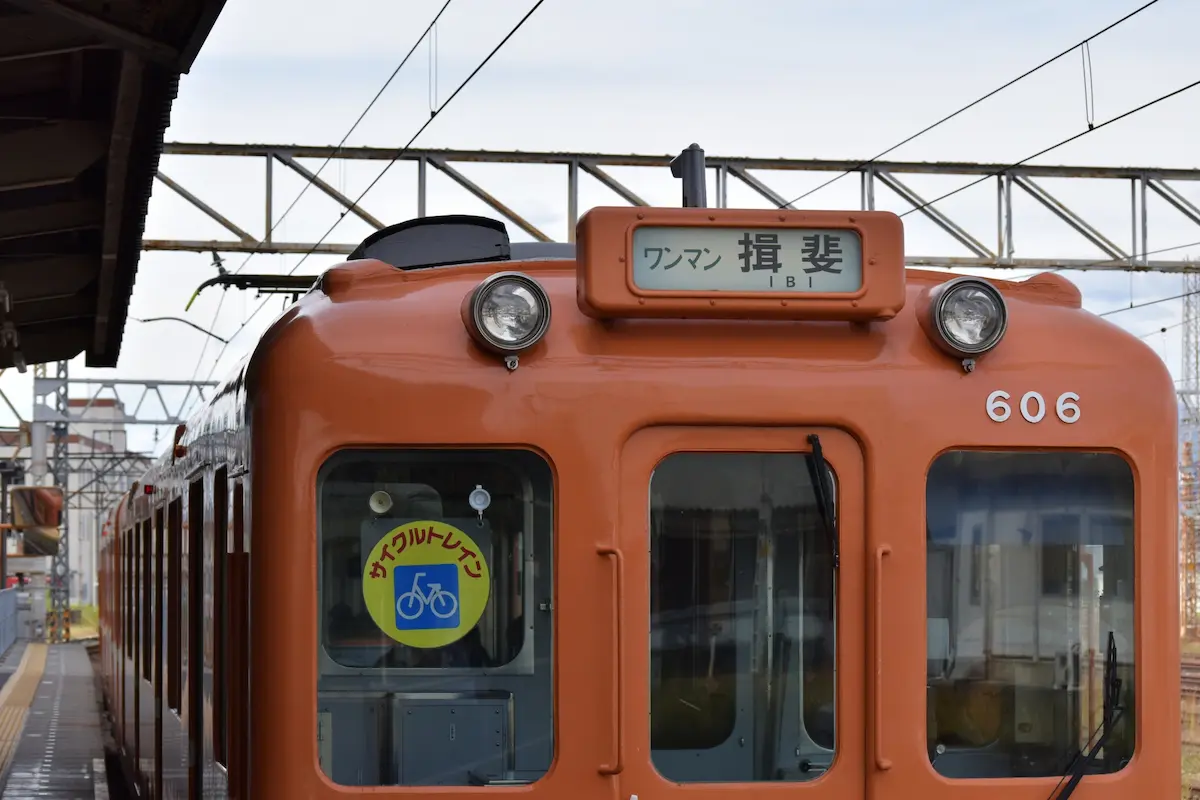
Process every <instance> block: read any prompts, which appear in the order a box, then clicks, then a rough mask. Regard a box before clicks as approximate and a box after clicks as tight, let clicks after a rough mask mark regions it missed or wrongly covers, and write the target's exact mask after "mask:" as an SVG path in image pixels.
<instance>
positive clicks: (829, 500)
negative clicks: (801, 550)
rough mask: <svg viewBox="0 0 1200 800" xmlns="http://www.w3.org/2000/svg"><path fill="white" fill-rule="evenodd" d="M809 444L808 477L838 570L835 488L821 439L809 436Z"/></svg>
mask: <svg viewBox="0 0 1200 800" xmlns="http://www.w3.org/2000/svg"><path fill="white" fill-rule="evenodd" d="M808 443H809V445H810V446H811V447H812V457H811V458H809V459H808V477H809V480H810V481H811V483H812V490H813V495H814V496H815V497H816V500H817V513H818V514H820V515H821V524H822V525H823V526H824V528H825V535H826V536H827V537H828V538H829V552H830V554H831V555H832V556H833V568H834V569H837V568H838V562H839V556H838V534H837V519H836V518H835V517H834V506H833V488H832V487H831V486H830V485H829V468H828V465H827V464H826V463H825V456H824V455H823V454H822V453H821V437H820V436H817V435H816V434H815V433H810V434H809V435H808Z"/></svg>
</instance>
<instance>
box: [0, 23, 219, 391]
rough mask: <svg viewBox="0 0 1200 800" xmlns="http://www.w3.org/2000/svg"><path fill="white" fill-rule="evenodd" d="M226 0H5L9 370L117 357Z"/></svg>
mask: <svg viewBox="0 0 1200 800" xmlns="http://www.w3.org/2000/svg"><path fill="white" fill-rule="evenodd" d="M224 4H225V0H152V1H149V2H148V1H147V0H0V368H2V367H10V366H14V365H15V366H17V367H18V368H21V367H23V365H24V364H38V363H45V362H51V361H58V360H66V359H70V358H73V357H75V356H76V355H78V354H80V353H86V354H87V364H88V366H94V367H111V366H115V365H116V362H117V356H118V354H119V353H120V349H121V338H122V333H123V331H124V328H125V319H126V314H127V312H128V308H129V295H130V293H131V292H132V291H133V283H134V276H135V273H136V272H137V264H138V257H139V254H140V252H141V242H142V231H143V226H144V222H145V216H146V207H147V204H148V202H149V199H150V191H151V186H152V183H153V181H154V175H155V173H156V171H157V169H158V159H159V155H160V153H161V150H162V142H163V134H164V133H165V131H166V128H167V126H168V124H169V121H170V116H171V105H172V103H173V101H174V99H175V95H176V92H177V90H178V88H179V76H180V74H181V73H185V72H187V71H188V70H189V69H190V67H191V65H192V62H193V61H194V60H195V58H196V55H197V53H198V52H199V50H200V47H201V45H202V44H203V43H204V40H205V39H206V38H207V36H208V34H209V31H211V30H212V27H213V24H214V23H215V22H216V19H217V17H218V15H219V14H220V13H221V9H222V7H223V6H224Z"/></svg>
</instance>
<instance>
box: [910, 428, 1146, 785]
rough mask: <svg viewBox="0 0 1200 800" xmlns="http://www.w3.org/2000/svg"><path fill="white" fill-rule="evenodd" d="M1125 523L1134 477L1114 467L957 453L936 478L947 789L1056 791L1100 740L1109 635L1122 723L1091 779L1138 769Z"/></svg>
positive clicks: (1128, 526)
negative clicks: (996, 781) (967, 782)
mask: <svg viewBox="0 0 1200 800" xmlns="http://www.w3.org/2000/svg"><path fill="white" fill-rule="evenodd" d="M1133 515H1134V483H1133V474H1132V471H1131V470H1130V468H1129V465H1128V464H1127V463H1126V462H1125V460H1124V459H1122V458H1121V457H1120V456H1117V455H1114V454H1111V453H1083V452H1071V453H1063V452H1054V453H1048V452H1045V453H1029V452H967V451H954V452H949V453H945V454H943V455H942V456H940V457H939V458H938V459H937V461H935V462H934V464H933V466H932V468H931V469H930V471H929V477H928V485H927V489H926V517H927V529H926V537H927V541H926V553H927V556H926V557H927V569H926V575H927V585H926V608H927V612H926V613H927V617H928V620H927V627H928V631H929V635H928V653H927V659H928V660H927V690H926V702H927V705H928V714H927V731H926V734H927V744H928V750H929V753H930V756H931V757H932V758H933V766H934V769H935V770H937V771H938V772H939V773H940V774H942V775H944V776H946V777H949V778H1009V777H1013V778H1016V777H1021V778H1028V777H1053V776H1058V775H1061V774H1062V773H1063V770H1064V769H1065V768H1066V766H1067V764H1068V763H1069V762H1070V760H1071V757H1072V756H1073V754H1074V753H1075V752H1076V751H1077V750H1078V749H1079V748H1083V749H1084V750H1087V749H1088V747H1090V744H1091V743H1094V742H1095V741H1096V740H1097V739H1098V738H1099V737H1100V735H1101V724H1102V720H1103V718H1104V685H1105V674H1104V673H1105V656H1106V652H1107V650H1108V640H1109V637H1110V635H1111V636H1112V638H1113V641H1114V643H1115V647H1116V655H1117V676H1118V677H1119V678H1121V680H1122V696H1121V698H1120V700H1119V702H1120V704H1121V705H1122V706H1124V711H1123V712H1122V715H1121V717H1120V719H1119V720H1118V721H1117V723H1116V726H1115V728H1114V729H1113V731H1112V733H1111V735H1110V736H1109V738H1108V741H1107V743H1106V745H1105V747H1104V749H1103V751H1102V755H1101V756H1100V757H1099V763H1098V765H1097V768H1096V769H1097V770H1098V771H1099V772H1104V773H1111V772H1117V771H1119V770H1120V769H1122V768H1123V767H1124V766H1125V764H1126V763H1127V762H1128V760H1129V759H1130V758H1131V757H1132V756H1133V748H1134V741H1135V726H1134V709H1133V685H1134V675H1133V668H1134V655H1135V652H1134V651H1135V646H1134V627H1133V626H1134V618H1135V615H1134V607H1133V603H1134V572H1133V552H1134V522H1133V520H1134V516H1133ZM971 573H977V574H978V576H979V577H978V580H977V581H976V580H974V579H973V580H970V581H968V580H965V578H966V577H967V576H968V574H971ZM975 583H978V586H977V587H976V586H975V585H974V584H975ZM1089 739H1090V740H1091V741H1090V742H1089ZM939 746H941V748H944V751H943V752H942V753H941V754H940V755H936V751H937V750H938V749H941V748H939Z"/></svg>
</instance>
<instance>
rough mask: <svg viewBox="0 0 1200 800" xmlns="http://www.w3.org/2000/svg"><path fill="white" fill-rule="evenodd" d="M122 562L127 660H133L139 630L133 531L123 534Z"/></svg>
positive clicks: (122, 601)
mask: <svg viewBox="0 0 1200 800" xmlns="http://www.w3.org/2000/svg"><path fill="white" fill-rule="evenodd" d="M121 539H122V547H121V560H122V561H123V562H124V572H125V575H124V576H123V577H124V580H123V581H122V590H121V595H122V597H121V605H123V606H124V608H123V609H122V611H123V612H124V613H123V616H124V617H125V658H127V659H132V658H133V643H134V640H136V639H137V628H136V627H135V626H134V619H133V582H134V579H135V578H136V577H137V576H136V573H134V571H133V529H132V528H130V529H127V530H126V531H125V532H124V533H123V534H121Z"/></svg>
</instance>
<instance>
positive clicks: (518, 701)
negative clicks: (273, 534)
mask: <svg viewBox="0 0 1200 800" xmlns="http://www.w3.org/2000/svg"><path fill="white" fill-rule="evenodd" d="M480 490H482V491H480ZM485 493H486V497H485V496H484V494H485ZM317 497H318V500H317V503H318V509H317V510H318V521H319V532H318V540H317V541H318V605H317V608H318V611H319V615H320V616H319V620H318V630H319V639H318V641H319V646H318V652H317V654H316V657H317V659H318V686H317V698H316V700H317V718H318V724H317V739H318V748H317V750H318V753H319V758H320V764H321V766H322V768H323V769H324V771H325V773H326V774H327V775H328V776H329V777H330V779H331V780H333V781H334V782H335V783H338V784H342V785H354V786H383V785H401V786H415V785H428V784H439V785H455V786H468V785H475V786H481V785H490V784H496V783H499V782H515V783H532V782H534V781H536V780H538V779H539V778H541V777H542V776H543V775H545V774H546V772H547V771H548V770H549V769H550V764H551V762H552V761H553V756H554V719H553V695H552V677H553V659H552V655H553V644H552V640H551V628H552V626H551V606H550V600H551V597H552V595H553V582H552V566H553V557H552V549H551V546H552V541H553V505H552V500H553V478H552V472H551V469H550V465H549V464H548V463H547V462H546V461H545V460H544V459H542V458H541V457H540V456H538V455H537V454H535V453H532V452H527V451H521V450H480V451H474V450H472V451H467V450H459V451H455V450H436V451H435V450H430V451H359V450H355V451H343V452H340V453H337V454H335V455H334V456H333V457H331V458H330V460H329V461H328V462H327V463H326V464H325V465H324V466H323V467H322V469H321V471H320V474H319V476H318V494H317ZM473 497H474V499H475V500H476V503H475V505H474V506H473V505H472V498H473ZM481 501H482V502H481Z"/></svg>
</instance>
